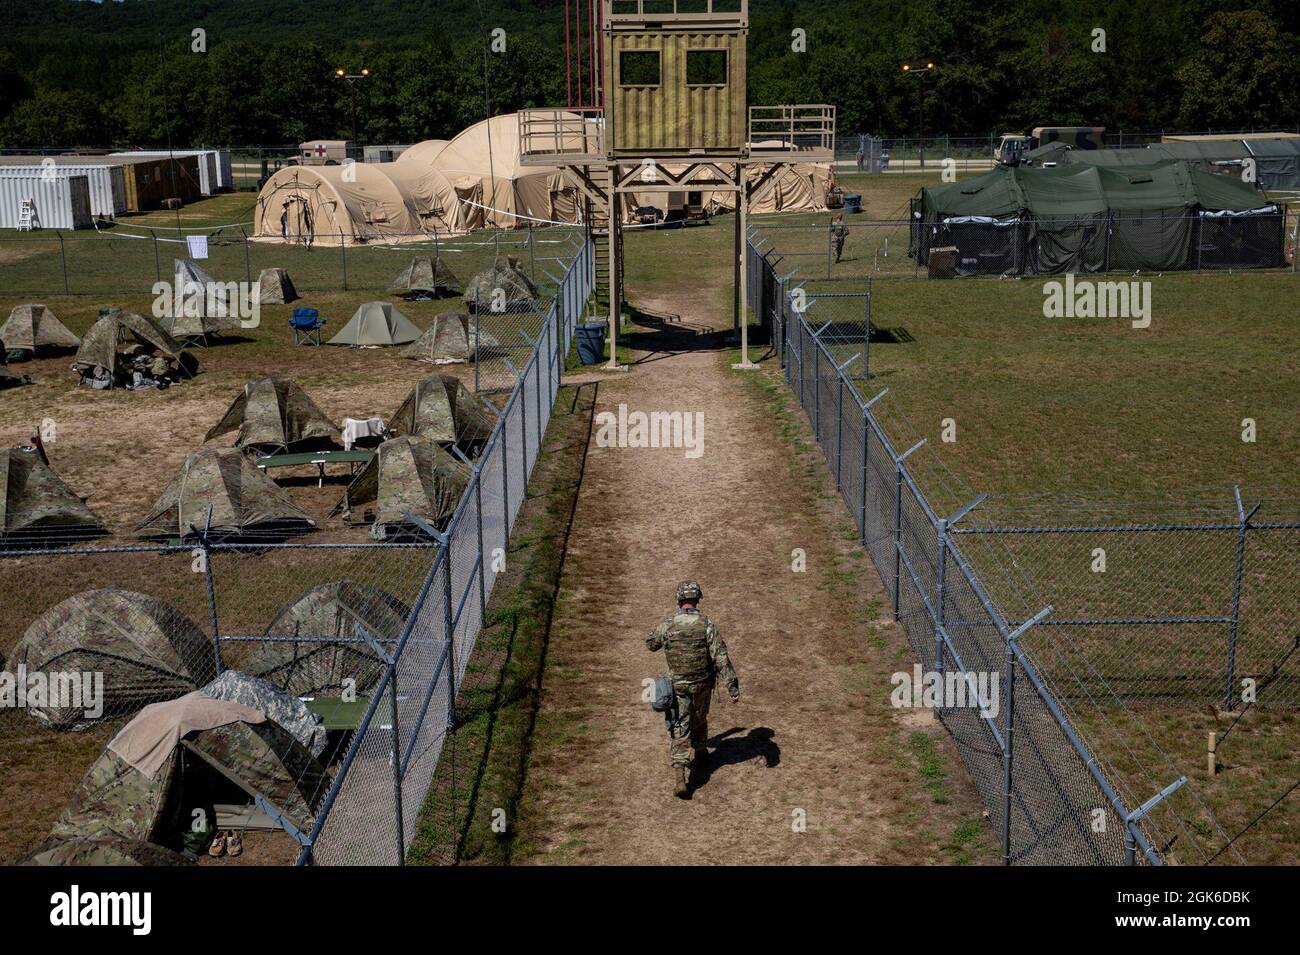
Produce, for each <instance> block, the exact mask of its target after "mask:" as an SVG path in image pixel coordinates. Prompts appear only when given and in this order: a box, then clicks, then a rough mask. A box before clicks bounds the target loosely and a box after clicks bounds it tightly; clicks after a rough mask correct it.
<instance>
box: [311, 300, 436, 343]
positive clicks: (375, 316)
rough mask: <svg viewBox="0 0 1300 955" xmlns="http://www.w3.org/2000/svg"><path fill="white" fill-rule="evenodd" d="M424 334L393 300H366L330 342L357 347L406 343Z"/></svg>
mask: <svg viewBox="0 0 1300 955" xmlns="http://www.w3.org/2000/svg"><path fill="white" fill-rule="evenodd" d="M419 337H420V329H419V326H417V325H416V324H415V323H414V322H412V321H411V320H410V319H409V318H407V317H406V316H405V315H403V314H402V313H401V312H399V311H398V310H397V308H396V307H394V306H393V305H392V303H390V302H366V303H365V304H364V305H362V306H361V307H360V308H358V309H357V310H356V311H355V312H354V313H353V314H352V317H351V318H350V319H348V323H347V324H346V325H344V326H343V327H342V328H340V329H339V332H338V334H337V335H335V336H334V337H333V338H331V339H330V340H329V341H327V342H326V343H325V344H327V345H351V346H353V347H354V348H362V347H367V348H368V347H379V346H383V345H405V344H406V343H407V342H413V341H415V340H416V339H417V338H419Z"/></svg>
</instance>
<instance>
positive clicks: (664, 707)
mask: <svg viewBox="0 0 1300 955" xmlns="http://www.w3.org/2000/svg"><path fill="white" fill-rule="evenodd" d="M676 696H677V694H676V693H675V692H674V691H673V678H672V677H670V676H661V677H659V679H657V680H655V693H654V697H653V698H652V699H651V700H650V706H651V708H652V709H654V711H655V712H656V713H671V712H672V709H673V703H674V701H675V700H676Z"/></svg>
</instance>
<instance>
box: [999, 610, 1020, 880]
mask: <svg viewBox="0 0 1300 955" xmlns="http://www.w3.org/2000/svg"><path fill="white" fill-rule="evenodd" d="M1006 639H1007V672H1006V673H1005V674H1004V676H1003V682H1004V685H1005V689H1004V690H1003V693H1002V696H1003V698H1004V699H1003V704H1002V705H1003V707H1004V709H1003V710H1002V719H1003V723H1002V864H1003V865H1011V759H1012V755H1013V753H1014V751H1015V747H1014V746H1013V745H1012V739H1013V738H1014V736H1015V732H1016V728H1015V727H1016V724H1015V709H1016V651H1015V641H1016V640H1017V639H1018V638H1017V637H1016V635H1015V634H1007V638H1006Z"/></svg>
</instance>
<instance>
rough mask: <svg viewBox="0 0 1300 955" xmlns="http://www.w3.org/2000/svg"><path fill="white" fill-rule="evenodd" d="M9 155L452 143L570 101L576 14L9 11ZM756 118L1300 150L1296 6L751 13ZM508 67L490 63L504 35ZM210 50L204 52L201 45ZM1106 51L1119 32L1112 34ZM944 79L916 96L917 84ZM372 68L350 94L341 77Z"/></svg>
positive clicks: (315, 6)
mask: <svg viewBox="0 0 1300 955" xmlns="http://www.w3.org/2000/svg"><path fill="white" fill-rule="evenodd" d="M8 5H9V6H10V7H12V8H13V9H12V10H11V11H7V13H9V14H10V15H9V16H8V21H7V22H8V23H9V26H10V29H7V30H6V31H5V32H4V34H2V35H0V145H3V146H4V147H8V148H16V147H42V148H47V149H51V148H73V147H78V146H110V145H111V146H131V145H138V146H158V145H165V144H166V143H168V142H171V143H173V144H176V145H182V144H184V145H257V144H263V145H273V144H287V143H296V142H299V141H302V140H304V139H309V138H317V137H338V138H352V122H353V120H352V110H351V100H350V93H352V92H355V94H356V96H357V124H358V126H359V128H358V129H357V131H356V135H357V138H359V139H360V140H362V141H364V142H372V143H375V142H412V141H416V140H419V139H425V138H435V137H448V136H450V135H453V134H454V133H455V132H457V131H459V130H460V129H463V128H464V127H465V126H467V125H469V124H471V123H473V122H475V121H477V120H479V119H482V118H483V116H484V115H485V111H486V110H487V108H488V106H489V104H490V108H491V111H492V112H508V111H512V110H516V109H519V108H521V107H526V106H551V105H557V104H561V103H563V101H564V93H565V89H564V84H565V80H564V72H565V71H564V51H563V12H562V11H563V0H481V4H480V2H476V0H440V2H433V0H397V2H392V0H388V2H382V3H381V2H379V0H173V2H163V0H125V2H122V3H112V2H109V3H105V4H102V5H99V4H91V3H78V2H73V0H9V4H8ZM750 11H751V27H750V37H749V70H748V80H749V96H750V102H752V103H758V104H762V103H769V104H775V103H793V102H805V103H807V102H828V103H833V104H834V105H836V106H837V107H838V110H839V130H840V132H841V133H842V134H852V133H858V132H873V133H878V134H882V135H887V136H899V135H903V136H906V135H914V134H915V132H916V129H917V124H918V114H922V115H924V117H925V128H926V132H927V134H943V133H946V134H949V135H954V136H957V135H986V134H991V133H997V132H1001V131H1006V130H1010V129H1019V128H1026V127H1030V126H1034V125H1039V124H1044V123H1049V124H1076V123H1085V124H1099V125H1105V126H1107V127H1109V128H1112V129H1116V128H1123V129H1130V130H1131V129H1153V128H1161V127H1164V128H1181V129H1203V128H1208V127H1217V128H1220V129H1223V128H1238V127H1240V128H1248V127H1253V128H1263V127H1272V126H1277V127H1284V128H1293V127H1296V126H1297V124H1300V91H1297V89H1296V83H1295V81H1294V77H1295V75H1296V71H1297V67H1298V66H1300V4H1297V3H1295V2H1294V0H1256V2H1249V0H1148V2H1145V3H1141V4H1136V3H1132V2H1127V0H1074V2H1072V3H1070V4H1061V3H1059V2H1048V0H910V2H908V3H897V2H895V0H847V2H830V0H752V3H751V8H750ZM497 28H500V29H502V30H504V31H505V50H504V51H503V52H488V53H487V55H486V69H487V74H488V82H487V84H486V86H487V89H486V91H485V84H484V69H485V55H484V51H485V45H486V43H487V41H488V39H489V34H490V32H491V31H492V30H494V29H497ZM195 29H202V30H204V31H205V40H206V50H205V51H203V52H196V51H195V50H194V49H193V46H194V45H195V41H194V37H193V31H194V30H195ZM1097 31H1103V32H1102V33H1098V32H1097ZM909 61H910V62H917V61H933V62H934V63H935V64H936V69H935V70H933V71H931V72H930V73H927V74H925V75H924V76H923V77H920V76H909V75H907V74H905V73H904V72H903V71H902V68H901V67H902V63H903V62H909ZM363 66H364V67H366V68H368V69H369V70H370V71H371V73H372V77H371V78H370V79H368V80H366V81H363V82H361V83H358V84H357V86H356V88H355V90H349V88H348V87H347V84H346V83H345V82H343V81H340V80H338V79H337V78H335V76H334V70H335V69H336V68H339V67H342V68H345V69H348V70H357V69H360V68H361V67H363Z"/></svg>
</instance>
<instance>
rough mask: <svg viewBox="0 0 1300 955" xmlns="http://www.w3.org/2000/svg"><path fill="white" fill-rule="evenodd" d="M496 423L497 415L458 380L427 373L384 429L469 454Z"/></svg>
mask: <svg viewBox="0 0 1300 955" xmlns="http://www.w3.org/2000/svg"><path fill="white" fill-rule="evenodd" d="M496 422H497V419H496V416H495V415H494V414H493V413H492V412H491V411H489V410H488V409H487V407H486V406H485V405H484V403H483V402H481V401H480V400H479V399H477V398H475V397H474V396H473V395H472V394H470V391H469V389H468V388H466V387H465V386H464V385H463V384H461V382H460V380H459V379H457V378H453V377H452V376H450V375H429V376H428V377H427V378H422V379H421V380H420V381H418V382H416V384H415V386H414V387H413V388H412V389H411V391H410V393H409V394H407V396H406V399H405V400H404V401H403V402H402V403H401V405H400V406H398V409H397V410H396V411H395V412H393V415H392V417H391V418H389V419H388V421H387V423H386V425H385V428H386V433H387V434H389V435H391V436H393V437H400V436H402V435H411V436H413V435H419V436H421V437H425V438H432V439H433V440H434V441H437V442H438V443H439V444H441V445H443V446H444V447H446V446H449V445H452V444H454V445H456V446H457V447H459V448H460V450H461V451H462V452H463V453H465V454H467V455H470V456H472V455H474V454H476V453H477V451H478V449H479V448H480V447H481V445H482V444H483V442H485V441H487V439H488V438H489V437H491V435H492V430H493V429H494V428H495V427H496Z"/></svg>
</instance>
